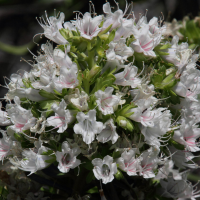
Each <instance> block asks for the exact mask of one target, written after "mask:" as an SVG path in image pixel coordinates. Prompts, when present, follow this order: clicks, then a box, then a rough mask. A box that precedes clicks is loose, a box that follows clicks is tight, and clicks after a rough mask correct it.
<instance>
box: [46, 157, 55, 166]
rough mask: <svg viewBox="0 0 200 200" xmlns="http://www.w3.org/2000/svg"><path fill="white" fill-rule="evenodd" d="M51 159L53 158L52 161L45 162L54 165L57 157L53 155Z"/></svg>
mask: <svg viewBox="0 0 200 200" xmlns="http://www.w3.org/2000/svg"><path fill="white" fill-rule="evenodd" d="M50 157H51V159H49V160H45V162H46V163H49V164H51V163H54V162H55V161H56V156H55V155H52V156H50Z"/></svg>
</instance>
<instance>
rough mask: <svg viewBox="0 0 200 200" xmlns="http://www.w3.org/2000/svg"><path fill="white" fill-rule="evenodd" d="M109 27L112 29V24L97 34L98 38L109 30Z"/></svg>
mask: <svg viewBox="0 0 200 200" xmlns="http://www.w3.org/2000/svg"><path fill="white" fill-rule="evenodd" d="M111 27H112V24H111V25H110V26H108V27H107V28H106V29H105V30H103V31H101V32H100V33H99V34H98V36H100V35H103V34H105V33H107V32H108V31H109V30H110V29H111Z"/></svg>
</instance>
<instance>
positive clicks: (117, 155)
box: [112, 151, 121, 159]
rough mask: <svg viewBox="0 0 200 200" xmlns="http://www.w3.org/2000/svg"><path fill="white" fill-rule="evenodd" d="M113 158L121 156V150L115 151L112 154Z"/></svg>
mask: <svg viewBox="0 0 200 200" xmlns="http://www.w3.org/2000/svg"><path fill="white" fill-rule="evenodd" d="M112 157H113V159H116V158H119V157H121V153H120V152H119V151H114V152H113V154H112Z"/></svg>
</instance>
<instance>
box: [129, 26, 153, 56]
mask: <svg viewBox="0 0 200 200" xmlns="http://www.w3.org/2000/svg"><path fill="white" fill-rule="evenodd" d="M135 37H136V40H135V41H133V42H132V43H131V45H130V46H131V47H132V48H133V50H134V51H135V52H138V53H143V54H144V55H146V56H151V57H156V54H155V52H154V51H153V49H154V47H155V46H156V45H155V41H154V39H155V38H153V37H152V36H151V35H150V33H149V25H146V26H144V27H142V28H141V29H140V30H139V31H138V35H136V36H135Z"/></svg>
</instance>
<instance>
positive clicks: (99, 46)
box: [96, 36, 105, 57]
mask: <svg viewBox="0 0 200 200" xmlns="http://www.w3.org/2000/svg"><path fill="white" fill-rule="evenodd" d="M102 46H103V45H102V41H101V39H100V37H98V36H97V44H96V52H97V54H98V55H99V56H100V57H104V55H105V53H104V48H103V47H102Z"/></svg>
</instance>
